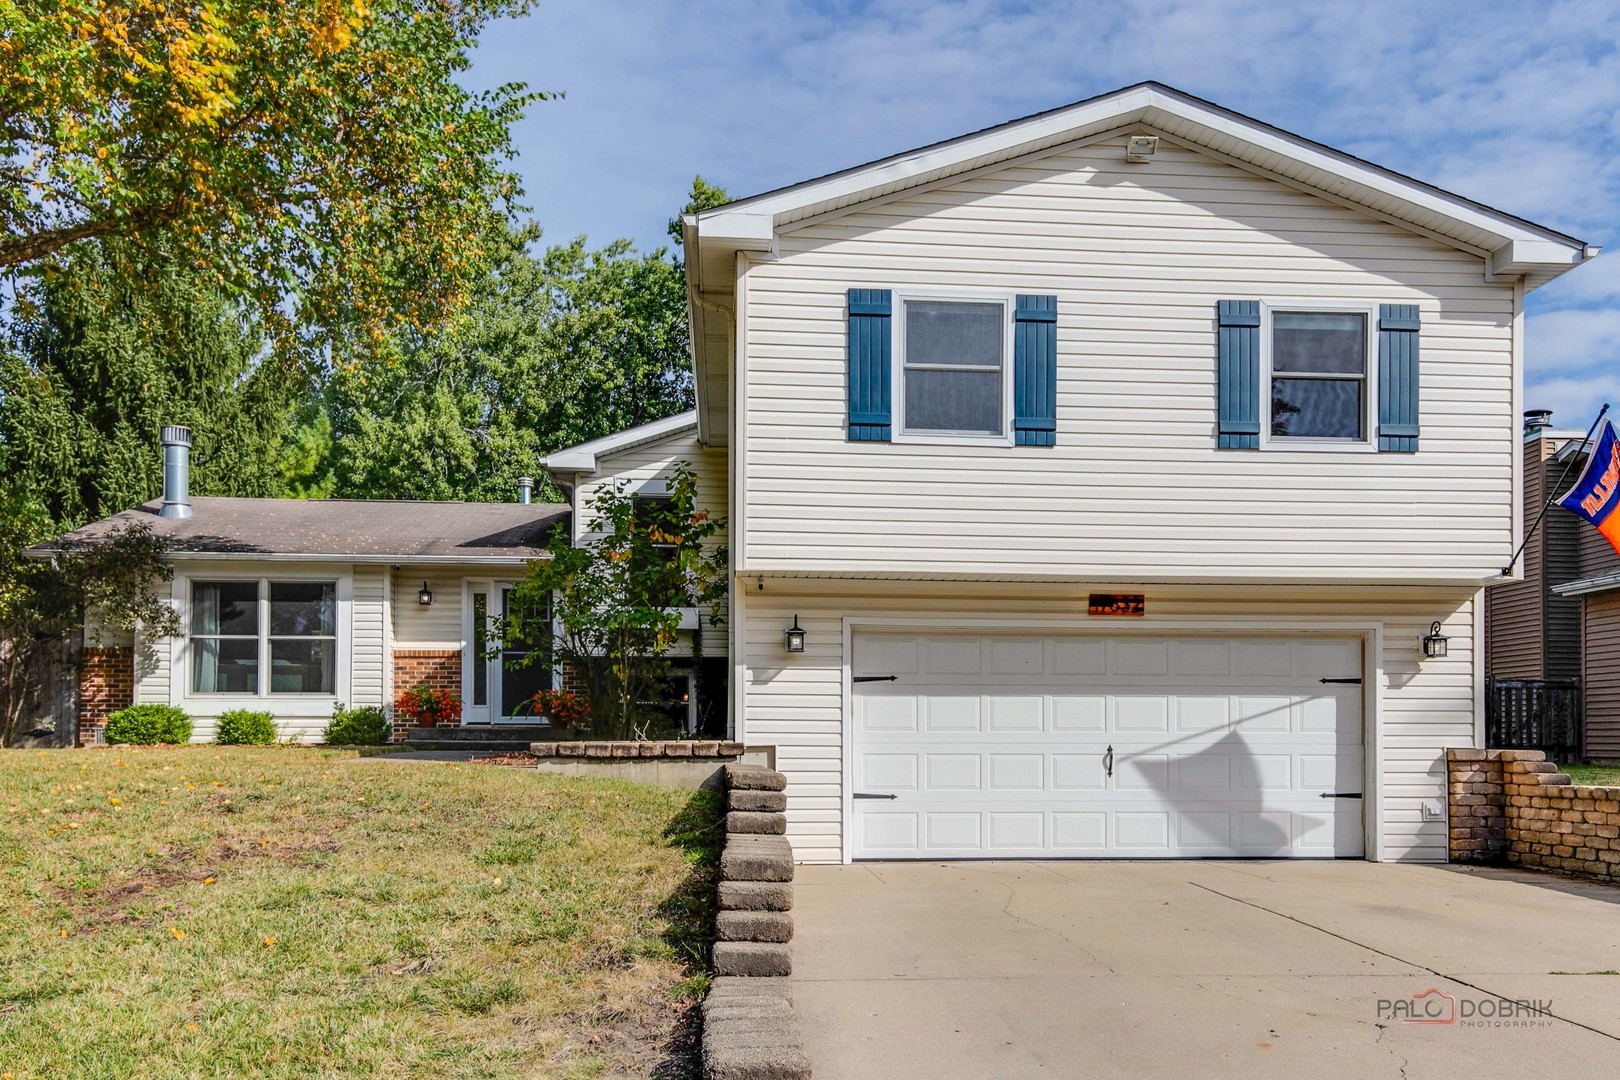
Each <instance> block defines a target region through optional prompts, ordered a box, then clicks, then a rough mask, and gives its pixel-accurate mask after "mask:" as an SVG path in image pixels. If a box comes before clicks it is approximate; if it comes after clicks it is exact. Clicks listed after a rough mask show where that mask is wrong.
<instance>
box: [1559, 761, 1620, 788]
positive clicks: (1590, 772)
mask: <svg viewBox="0 0 1620 1080" xmlns="http://www.w3.org/2000/svg"><path fill="white" fill-rule="evenodd" d="M1558 771H1559V772H1565V773H1568V774H1569V778H1570V779H1571V780H1573V781H1575V782H1576V783H1577V784H1590V785H1592V786H1594V787H1605V786H1609V787H1612V786H1620V768H1617V767H1616V766H1613V765H1559V766H1558Z"/></svg>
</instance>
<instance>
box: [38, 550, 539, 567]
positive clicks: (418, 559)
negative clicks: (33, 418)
mask: <svg viewBox="0 0 1620 1080" xmlns="http://www.w3.org/2000/svg"><path fill="white" fill-rule="evenodd" d="M22 553H23V555H24V556H26V557H28V558H30V559H55V558H59V557H61V556H63V555H69V554H72V551H70V550H64V549H59V548H41V547H32V548H24V549H23V552H22ZM163 557H164V558H165V559H167V560H169V561H170V562H328V563H330V562H340V563H366V564H373V563H381V564H385V565H390V566H512V567H520V566H527V565H529V564H530V563H532V562H536V561H538V560H541V559H549V558H551V555H550V553H549V552H542V553H540V554H537V555H401V554H394V555H377V554H373V553H367V554H364V555H346V554H343V553H342V552H326V553H317V554H307V553H303V552H290V551H166V552H164V553H163Z"/></svg>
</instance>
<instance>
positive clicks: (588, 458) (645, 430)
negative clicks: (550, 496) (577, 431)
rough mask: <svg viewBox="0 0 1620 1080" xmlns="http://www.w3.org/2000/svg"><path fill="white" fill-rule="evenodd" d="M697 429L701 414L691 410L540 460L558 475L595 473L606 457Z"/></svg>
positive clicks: (570, 448) (549, 470)
mask: <svg viewBox="0 0 1620 1080" xmlns="http://www.w3.org/2000/svg"><path fill="white" fill-rule="evenodd" d="M696 427H697V413H696V411H694V410H691V409H688V410H687V411H686V412H681V413H676V414H675V415H674V416H666V417H664V418H663V419H662V420H654V421H653V422H652V423H650V424H642V425H640V426H639V427H633V428H627V429H625V430H624V431H620V432H618V433H616V434H613V435H607V436H604V437H602V438H600V439H592V440H591V441H590V442H585V443H580V444H579V445H578V446H570V447H568V448H567V449H564V450H559V451H557V452H556V453H555V454H552V455H550V456H549V457H544V458H541V459H540V464H541V466H542V467H543V468H544V469H545V470H546V471H547V472H549V473H552V474H553V475H555V474H557V473H575V474H577V473H594V472H595V471H596V467H597V462H598V461H600V460H601V459H602V458H605V457H611V456H612V455H614V454H617V453H619V452H620V451H623V450H629V449H630V448H632V447H635V446H642V445H645V444H646V443H650V442H657V441H658V440H659V439H665V438H668V437H669V436H671V435H678V434H680V433H681V432H683V431H687V430H690V429H695V428H696Z"/></svg>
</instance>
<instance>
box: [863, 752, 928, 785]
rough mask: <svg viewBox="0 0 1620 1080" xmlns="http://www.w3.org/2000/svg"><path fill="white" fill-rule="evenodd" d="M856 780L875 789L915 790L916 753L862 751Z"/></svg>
mask: <svg viewBox="0 0 1620 1080" xmlns="http://www.w3.org/2000/svg"><path fill="white" fill-rule="evenodd" d="M856 782H857V783H858V784H860V785H861V787H863V788H872V789H875V790H877V791H916V790H917V755H915V754H867V753H863V754H861V756H860V773H859V775H858V776H857V777H856Z"/></svg>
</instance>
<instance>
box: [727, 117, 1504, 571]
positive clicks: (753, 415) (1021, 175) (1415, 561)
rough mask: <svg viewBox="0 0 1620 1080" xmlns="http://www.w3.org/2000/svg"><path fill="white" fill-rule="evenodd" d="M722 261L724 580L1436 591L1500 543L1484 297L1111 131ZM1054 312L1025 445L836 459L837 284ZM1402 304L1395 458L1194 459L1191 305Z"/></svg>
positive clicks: (1494, 348) (842, 432)
mask: <svg viewBox="0 0 1620 1080" xmlns="http://www.w3.org/2000/svg"><path fill="white" fill-rule="evenodd" d="M778 248H779V252H780V257H779V259H776V260H775V261H772V260H766V259H761V260H757V261H753V262H751V263H750V264H749V265H748V268H747V270H746V273H745V274H744V276H743V280H742V282H741V283H740V285H739V297H738V300H739V303H738V310H739V312H741V313H743V314H742V316H741V317H742V319H743V321H744V325H743V327H742V338H743V341H744V345H745V348H744V350H743V356H742V357H741V359H740V363H741V365H742V368H743V370H744V372H745V376H744V379H745V388H746V391H745V396H744V402H743V404H744V410H745V420H744V423H745V428H744V432H743V434H744V437H743V438H741V439H739V440H738V441H737V442H738V452H739V453H740V454H741V456H742V457H741V461H742V463H741V469H742V470H743V473H744V479H743V484H744V487H745V490H746V492H747V507H746V514H747V528H746V535H745V537H744V543H745V550H744V551H743V552H742V560H741V563H740V567H739V568H740V569H741V570H742V571H744V572H751V571H762V572H770V571H784V572H806V571H818V570H819V571H828V572H849V573H885V574H918V575H922V574H960V575H983V576H990V575H998V574H1001V575H1019V574H1044V575H1050V576H1053V577H1057V576H1063V575H1071V576H1084V577H1088V578H1091V579H1093V580H1098V579H1108V578H1116V579H1127V580H1173V579H1176V578H1186V577H1188V576H1191V575H1197V576H1199V577H1200V578H1202V579H1203V580H1209V578H1210V577H1212V576H1219V577H1222V578H1225V579H1227V580H1270V581H1280V580H1290V579H1292V580H1295V581H1312V580H1339V581H1354V580H1361V581H1376V580H1386V581H1396V580H1409V581H1412V580H1420V581H1435V582H1438V581H1462V580H1476V579H1482V578H1485V577H1488V576H1490V575H1492V574H1495V573H1496V572H1497V571H1498V570H1499V569H1500V568H1501V566H1502V565H1503V564H1504V563H1505V562H1506V560H1507V557H1508V555H1509V553H1510V552H1511V550H1512V543H1513V524H1512V521H1511V509H1512V506H1513V493H1512V485H1513V477H1514V471H1515V469H1514V462H1513V457H1512V454H1513V451H1514V450H1515V449H1516V445H1517V443H1516V439H1515V434H1516V428H1517V424H1516V419H1515V417H1514V415H1513V410H1514V408H1515V402H1514V376H1513V357H1514V341H1513V334H1514V323H1515V313H1516V300H1515V294H1514V288H1513V286H1512V285H1511V283H1506V282H1504V283H1494V284H1493V283H1487V282H1486V281H1485V280H1484V263H1483V260H1482V259H1480V258H1478V257H1476V256H1474V255H1470V254H1468V253H1465V252H1461V251H1458V250H1456V249H1455V248H1452V247H1450V246H1447V245H1443V244H1441V243H1439V242H1436V241H1433V240H1430V239H1427V238H1425V237H1422V236H1418V235H1415V234H1413V233H1410V232H1406V231H1403V230H1402V229H1400V228H1397V227H1395V226H1393V225H1389V224H1386V223H1383V222H1380V221H1377V220H1374V219H1372V218H1369V217H1366V216H1363V215H1361V214H1359V213H1356V212H1354V211H1351V210H1349V209H1346V208H1343V207H1340V206H1338V205H1336V204H1333V203H1330V202H1327V201H1325V200H1323V199H1320V198H1317V197H1315V196H1312V195H1308V194H1305V193H1303V192H1301V191H1299V190H1296V189H1294V188H1291V187H1287V186H1285V185H1282V184H1279V183H1276V182H1274V181H1270V180H1266V179H1262V178H1260V177H1257V176H1255V175H1253V174H1250V173H1247V172H1244V171H1242V170H1240V169H1238V168H1235V167H1233V166H1230V165H1227V164H1224V163H1221V162H1218V161H1215V160H1213V159H1211V158H1208V157H1205V156H1203V155H1200V154H1198V153H1195V152H1193V151H1191V150H1187V149H1183V148H1180V147H1178V146H1175V145H1173V144H1167V143H1161V145H1160V149H1159V153H1158V154H1157V155H1156V156H1155V158H1154V160H1153V163H1152V164H1151V165H1141V166H1139V165H1127V164H1126V163H1125V162H1124V149H1123V138H1122V137H1121V138H1113V139H1109V140H1107V141H1104V142H1101V143H1097V144H1093V145H1090V146H1086V147H1082V148H1079V149H1071V150H1068V151H1065V152H1062V153H1059V154H1055V155H1053V156H1050V157H1047V158H1044V159H1040V160H1036V161H1031V162H1026V163H1023V164H1019V165H1016V166H1013V167H1010V168H1007V169H1005V170H1002V171H999V172H995V173H991V174H987V175H984V176H979V177H975V178H972V179H968V180H962V181H958V182H955V183H952V184H949V185H947V186H942V187H939V188H935V189H933V190H928V191H924V192H921V193H918V194H913V195H909V196H907V197H904V198H901V199H897V200H893V201H890V202H886V203H876V204H869V205H868V206H866V207H865V208H857V209H854V210H852V211H850V212H848V213H844V214H841V215H838V216H831V217H828V218H825V219H822V220H820V221H818V222H815V223H812V224H809V225H806V226H804V227H802V228H799V229H798V230H797V231H791V230H790V231H787V232H785V233H783V234H782V235H781V237H780V240H779V244H778ZM851 288H891V289H894V290H896V291H897V293H899V292H904V291H907V290H928V289H946V290H957V291H961V292H963V293H971V292H973V291H974V290H979V291H981V292H988V293H1002V292H1018V293H1042V294H1055V295H1056V296H1057V309H1058V312H1059V317H1058V323H1057V336H1058V387H1057V404H1058V431H1057V445H1056V446H1055V447H1052V448H1029V447H993V446H983V445H980V446H960V445H942V446H936V445H919V444H915V443H904V444H902V443H892V444H890V443H869V442H850V441H849V440H848V439H847V436H846V393H847V392H846V366H847V341H846V338H847V319H846V313H845V307H846V290H848V289H851ZM1223 299H1255V300H1265V301H1266V302H1267V303H1269V304H1276V305H1286V306H1292V305H1294V304H1298V305H1300V308H1299V309H1300V310H1309V309H1310V305H1311V304H1322V303H1331V304H1355V305H1376V304H1379V303H1406V304H1416V305H1417V306H1418V307H1419V308H1420V311H1421V318H1422V323H1423V329H1422V339H1421V350H1422V389H1421V402H1422V414H1421V423H1422V429H1423V434H1422V443H1421V449H1420V451H1419V452H1418V453H1416V454H1374V453H1368V452H1365V450H1366V448H1365V447H1361V448H1358V449H1360V450H1361V451H1362V452H1353V451H1352V450H1350V449H1348V448H1347V449H1346V450H1344V451H1336V450H1333V449H1328V450H1321V449H1314V452H1305V451H1303V450H1300V451H1290V450H1289V449H1286V448H1283V447H1277V446H1273V447H1272V449H1271V450H1270V451H1268V452H1266V453H1255V452H1243V451H1231V450H1227V451H1222V450H1218V449H1217V448H1216V437H1215V420H1216V372H1215V367H1216V355H1215V352H1216V326H1215V310H1216V303H1217V302H1218V301H1220V300H1223Z"/></svg>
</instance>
